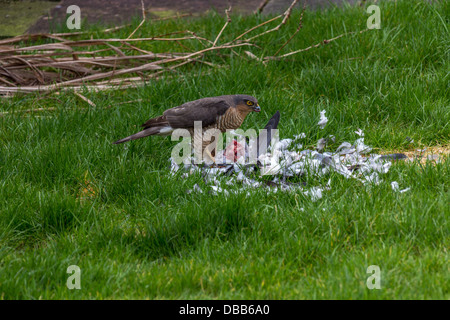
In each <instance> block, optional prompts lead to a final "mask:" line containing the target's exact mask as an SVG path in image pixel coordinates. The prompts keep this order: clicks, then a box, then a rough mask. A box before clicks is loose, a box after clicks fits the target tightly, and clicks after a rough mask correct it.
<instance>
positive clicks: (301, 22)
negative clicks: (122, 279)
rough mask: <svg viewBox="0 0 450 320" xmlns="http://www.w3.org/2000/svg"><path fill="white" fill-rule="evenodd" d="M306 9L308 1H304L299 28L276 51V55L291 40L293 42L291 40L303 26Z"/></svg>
mask: <svg viewBox="0 0 450 320" xmlns="http://www.w3.org/2000/svg"><path fill="white" fill-rule="evenodd" d="M305 9H306V2H304V3H303V9H302V13H301V14H300V19H299V22H298V27H297V30H295V32H294V34H293V35H292V36H291V37H290V38H289V40H288V41H286V42H285V43H284V44H283V45H282V46H281V47H280V49H278V50H277V52H275V54H274V56H276V55H277V54H278V53H279V52H280V51H281V50H282V49H283V48H284V47H285V46H286V45H287V44H288V43H289V42H291V40H292V39H293V38H294V37H295V35H296V34H297V33H298V32H299V31H300V29H301V28H303V14H304V13H305Z"/></svg>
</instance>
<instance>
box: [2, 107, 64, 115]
mask: <svg viewBox="0 0 450 320" xmlns="http://www.w3.org/2000/svg"><path fill="white" fill-rule="evenodd" d="M56 109H57V108H55V107H50V108H35V109H26V110H17V111H15V112H9V111H5V112H0V117H3V116H5V115H7V114H13V113H16V112H24V113H30V112H38V111H55V110H56Z"/></svg>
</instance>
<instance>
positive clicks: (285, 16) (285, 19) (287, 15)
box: [244, 0, 298, 42]
mask: <svg viewBox="0 0 450 320" xmlns="http://www.w3.org/2000/svg"><path fill="white" fill-rule="evenodd" d="M297 2H298V0H294V1H292V3H291V5H290V6H289V8H288V9H287V10H286V12H285V13H284V14H283V16H284V18H283V21H281V23H280V24H279V25H277V26H276V27H275V28H273V29H270V30H267V31H264V32H262V33H260V34H257V35H256V36H253V37H251V38H249V39H245V40H244V41H247V42H248V41H251V40H253V39H256V38H259V37H261V36H263V35H265V34H268V33H271V32H273V31H278V30H279V29H280V28H281V27H282V26H283V25H285V24H286V21H287V20H288V19H289V17H290V16H291V13H292V9H293V8H294V6H295V5H296V4H297Z"/></svg>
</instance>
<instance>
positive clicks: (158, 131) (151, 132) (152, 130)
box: [113, 127, 173, 144]
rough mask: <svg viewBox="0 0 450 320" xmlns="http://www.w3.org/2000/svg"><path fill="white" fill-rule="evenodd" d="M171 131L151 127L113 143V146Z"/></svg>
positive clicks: (166, 128) (167, 128) (169, 128)
mask: <svg viewBox="0 0 450 320" xmlns="http://www.w3.org/2000/svg"><path fill="white" fill-rule="evenodd" d="M172 131H173V129H172V127H151V128H147V129H144V130H142V131H139V132H138V133H135V134H132V135H131V136H128V137H126V138H123V139H120V140H117V141H114V142H113V144H119V143H124V142H127V141H130V140H136V139H140V138H144V137H148V136H153V135H167V134H170V132H172Z"/></svg>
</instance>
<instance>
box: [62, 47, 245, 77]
mask: <svg viewBox="0 0 450 320" xmlns="http://www.w3.org/2000/svg"><path fill="white" fill-rule="evenodd" d="M250 45H252V44H251V43H240V44H234V45H229V46H226V45H222V46H218V47H210V48H206V49H203V50H200V51H197V52H193V53H191V54H188V55H186V56H183V57H177V58H172V59H163V60H159V61H155V62H151V63H147V64H144V65H142V66H138V67H134V68H129V69H122V70H119V71H116V72H115V75H121V74H125V73H132V72H137V71H145V70H155V69H160V68H161V67H160V66H159V65H160V64H164V63H170V62H175V61H179V60H188V59H190V58H192V57H195V56H198V55H201V54H203V53H205V52H208V51H213V50H221V49H230V48H235V47H241V46H250ZM111 74H112V71H108V72H104V73H99V74H94V75H89V76H85V77H82V78H78V79H73V80H68V81H65V82H60V83H59V84H58V85H59V86H64V85H67V84H76V83H80V82H84V81H92V80H98V79H103V78H108V77H110V76H111Z"/></svg>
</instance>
